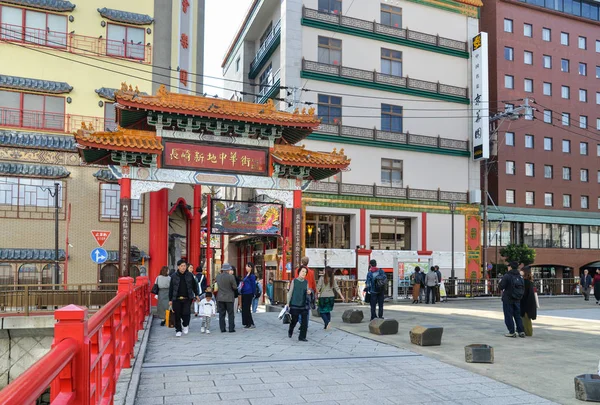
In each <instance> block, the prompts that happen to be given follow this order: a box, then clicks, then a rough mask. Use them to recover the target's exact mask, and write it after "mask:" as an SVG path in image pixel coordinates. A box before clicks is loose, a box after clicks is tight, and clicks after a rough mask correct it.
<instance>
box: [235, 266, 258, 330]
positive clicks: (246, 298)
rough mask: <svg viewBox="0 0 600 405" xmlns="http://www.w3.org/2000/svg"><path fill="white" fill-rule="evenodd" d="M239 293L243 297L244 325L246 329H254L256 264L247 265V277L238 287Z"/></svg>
mask: <svg viewBox="0 0 600 405" xmlns="http://www.w3.org/2000/svg"><path fill="white" fill-rule="evenodd" d="M238 292H239V293H240V295H241V296H242V325H244V328H246V329H254V328H255V326H254V320H253V319H252V312H251V306H252V300H253V299H254V295H255V294H256V276H255V275H254V264H252V263H250V262H248V263H246V277H244V279H243V280H242V282H241V283H240V285H239V286H238Z"/></svg>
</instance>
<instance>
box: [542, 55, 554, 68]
mask: <svg viewBox="0 0 600 405" xmlns="http://www.w3.org/2000/svg"><path fill="white" fill-rule="evenodd" d="M542 60H543V62H544V68H546V69H552V56H549V55H544V57H543V58H542Z"/></svg>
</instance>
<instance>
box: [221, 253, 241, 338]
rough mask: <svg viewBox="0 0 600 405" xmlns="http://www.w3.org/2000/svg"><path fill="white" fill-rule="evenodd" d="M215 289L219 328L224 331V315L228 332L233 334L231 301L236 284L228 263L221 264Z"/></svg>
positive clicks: (233, 322)
mask: <svg viewBox="0 0 600 405" xmlns="http://www.w3.org/2000/svg"><path fill="white" fill-rule="evenodd" d="M217 289H218V291H219V299H218V303H217V308H218V310H219V328H220V329H221V332H222V333H224V332H226V330H225V314H227V317H228V320H229V332H230V333H233V332H235V313H234V312H233V301H234V300H235V292H237V283H236V282H235V277H234V276H233V274H232V267H231V265H230V264H229V263H223V266H222V267H221V274H219V275H218V276H217Z"/></svg>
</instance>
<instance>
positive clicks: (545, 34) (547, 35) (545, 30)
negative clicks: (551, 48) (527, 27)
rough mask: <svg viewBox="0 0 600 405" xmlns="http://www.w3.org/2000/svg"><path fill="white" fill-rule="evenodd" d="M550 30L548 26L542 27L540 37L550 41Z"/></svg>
mask: <svg viewBox="0 0 600 405" xmlns="http://www.w3.org/2000/svg"><path fill="white" fill-rule="evenodd" d="M551 34H552V31H551V30H550V28H542V39H543V40H544V41H546V42H550V41H551V40H552V39H551Z"/></svg>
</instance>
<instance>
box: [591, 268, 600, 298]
mask: <svg viewBox="0 0 600 405" xmlns="http://www.w3.org/2000/svg"><path fill="white" fill-rule="evenodd" d="M592 287H594V297H596V304H599V303H600V269H596V274H594V279H593V280H592Z"/></svg>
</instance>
